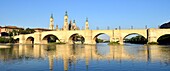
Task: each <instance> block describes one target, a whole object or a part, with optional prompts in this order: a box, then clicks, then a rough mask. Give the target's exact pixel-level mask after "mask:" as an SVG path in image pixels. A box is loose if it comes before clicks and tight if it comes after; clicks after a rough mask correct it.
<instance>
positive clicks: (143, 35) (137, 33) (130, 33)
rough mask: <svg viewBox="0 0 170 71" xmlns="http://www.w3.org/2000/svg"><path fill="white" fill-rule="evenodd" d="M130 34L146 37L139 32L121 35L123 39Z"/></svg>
mask: <svg viewBox="0 0 170 71" xmlns="http://www.w3.org/2000/svg"><path fill="white" fill-rule="evenodd" d="M130 35H141V36H143V37H144V38H146V39H147V36H145V35H143V34H139V33H129V34H126V35H124V36H123V39H125V38H126V37H127V36H130Z"/></svg>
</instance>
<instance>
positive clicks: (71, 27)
mask: <svg viewBox="0 0 170 71" xmlns="http://www.w3.org/2000/svg"><path fill="white" fill-rule="evenodd" d="M49 29H50V30H80V28H79V27H78V26H77V25H76V22H75V20H73V22H72V20H70V21H69V22H68V14H67V11H66V12H65V15H64V25H63V27H62V28H61V29H59V28H58V25H56V29H55V28H54V18H53V14H51V17H50V24H49ZM85 29H89V26H88V19H86V23H85Z"/></svg>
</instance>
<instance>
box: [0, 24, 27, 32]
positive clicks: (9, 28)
mask: <svg viewBox="0 0 170 71" xmlns="http://www.w3.org/2000/svg"><path fill="white" fill-rule="evenodd" d="M20 29H24V28H20V27H16V26H4V27H1V32H6V33H9V32H12V31H13V30H15V31H19V30H20Z"/></svg>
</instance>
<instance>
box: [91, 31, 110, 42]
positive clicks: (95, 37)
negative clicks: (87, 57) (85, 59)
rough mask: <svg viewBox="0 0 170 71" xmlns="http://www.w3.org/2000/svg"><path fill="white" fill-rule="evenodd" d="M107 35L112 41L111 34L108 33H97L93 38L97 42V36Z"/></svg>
mask: <svg viewBox="0 0 170 71" xmlns="http://www.w3.org/2000/svg"><path fill="white" fill-rule="evenodd" d="M103 34H104V35H106V36H107V37H109V41H110V35H108V34H106V33H98V34H96V35H95V36H94V37H93V38H92V39H93V42H95V43H97V37H98V36H100V35H103Z"/></svg>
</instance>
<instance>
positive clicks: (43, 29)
mask: <svg viewBox="0 0 170 71" xmlns="http://www.w3.org/2000/svg"><path fill="white" fill-rule="evenodd" d="M33 30H35V32H42V31H52V30H51V29H45V28H33Z"/></svg>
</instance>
